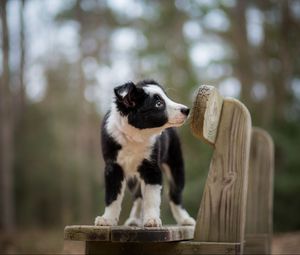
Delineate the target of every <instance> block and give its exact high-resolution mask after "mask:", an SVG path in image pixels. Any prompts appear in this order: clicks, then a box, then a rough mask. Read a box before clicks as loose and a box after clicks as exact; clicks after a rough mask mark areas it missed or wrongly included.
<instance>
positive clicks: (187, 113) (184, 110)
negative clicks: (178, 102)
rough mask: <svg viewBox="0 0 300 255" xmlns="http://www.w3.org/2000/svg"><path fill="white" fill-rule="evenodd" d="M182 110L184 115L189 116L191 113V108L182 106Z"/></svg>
mask: <svg viewBox="0 0 300 255" xmlns="http://www.w3.org/2000/svg"><path fill="white" fill-rule="evenodd" d="M180 111H181V113H183V114H184V115H186V116H188V115H189V112H190V109H189V108H181V109H180Z"/></svg>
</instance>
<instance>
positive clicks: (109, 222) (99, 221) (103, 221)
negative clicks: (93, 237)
mask: <svg viewBox="0 0 300 255" xmlns="http://www.w3.org/2000/svg"><path fill="white" fill-rule="evenodd" d="M116 225H118V221H117V219H110V218H104V217H103V216H97V217H96V219H95V226H116Z"/></svg>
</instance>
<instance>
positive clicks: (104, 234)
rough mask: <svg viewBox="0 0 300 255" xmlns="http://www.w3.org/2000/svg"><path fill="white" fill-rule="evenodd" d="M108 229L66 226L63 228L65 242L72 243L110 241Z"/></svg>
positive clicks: (109, 229)
mask: <svg viewBox="0 0 300 255" xmlns="http://www.w3.org/2000/svg"><path fill="white" fill-rule="evenodd" d="M110 231H111V228H110V227H97V226H87V225H79V226H67V227H65V232H64V238H65V240H72V241H110Z"/></svg>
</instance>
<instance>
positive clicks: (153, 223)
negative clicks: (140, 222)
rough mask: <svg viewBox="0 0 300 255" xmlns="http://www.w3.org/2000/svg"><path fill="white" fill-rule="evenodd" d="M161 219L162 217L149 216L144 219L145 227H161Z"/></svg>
mask: <svg viewBox="0 0 300 255" xmlns="http://www.w3.org/2000/svg"><path fill="white" fill-rule="evenodd" d="M161 225H162V224H161V219H160V218H149V219H145V220H144V227H150V228H153V227H161Z"/></svg>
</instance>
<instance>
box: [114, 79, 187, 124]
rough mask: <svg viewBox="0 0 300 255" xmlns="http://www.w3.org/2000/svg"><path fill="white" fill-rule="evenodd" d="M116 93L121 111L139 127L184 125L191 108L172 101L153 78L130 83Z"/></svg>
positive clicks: (129, 120) (116, 90)
mask: <svg viewBox="0 0 300 255" xmlns="http://www.w3.org/2000/svg"><path fill="white" fill-rule="evenodd" d="M114 92H115V96H116V97H115V104H116V108H117V110H118V112H119V113H120V114H121V116H124V117H127V119H128V124H130V125H131V126H133V127H135V128H138V129H149V128H167V127H172V126H181V125H182V124H183V123H184V122H185V120H186V118H187V116H188V114H189V108H188V107H186V106H185V105H182V104H178V103H176V102H174V101H172V100H171V99H170V98H169V97H168V96H167V94H166V92H165V91H164V89H163V88H162V87H161V86H160V85H159V84H158V83H157V82H155V81H153V80H143V81H140V82H138V83H137V84H134V83H133V82H128V83H125V84H124V85H121V86H118V87H116V88H115V89H114Z"/></svg>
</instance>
